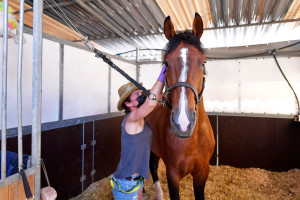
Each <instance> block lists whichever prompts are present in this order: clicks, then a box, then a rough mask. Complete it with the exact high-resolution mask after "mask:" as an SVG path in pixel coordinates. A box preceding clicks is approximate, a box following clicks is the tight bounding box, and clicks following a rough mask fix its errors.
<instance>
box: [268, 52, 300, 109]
mask: <svg viewBox="0 0 300 200" xmlns="http://www.w3.org/2000/svg"><path fill="white" fill-rule="evenodd" d="M271 54H272V56H273V58H274V59H275V62H276V64H277V67H278V69H279V70H280V72H281V74H282V76H283V77H284V79H285V80H286V82H287V83H288V85H289V86H290V88H291V89H292V91H293V93H294V95H295V97H296V100H297V104H298V115H300V108H299V100H298V97H297V94H296V92H295V90H294V89H293V87H292V85H291V84H290V82H289V81H288V79H287V78H286V76H285V75H284V73H283V71H282V69H281V67H280V65H279V63H278V60H277V58H276V55H275V54H276V50H273V51H271Z"/></svg>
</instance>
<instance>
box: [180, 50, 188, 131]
mask: <svg viewBox="0 0 300 200" xmlns="http://www.w3.org/2000/svg"><path fill="white" fill-rule="evenodd" d="M180 57H181V60H182V68H181V72H180V77H179V80H178V81H179V82H186V80H187V71H188V49H187V48H182V49H181V50H180ZM186 111H187V97H186V92H185V87H181V93H180V99H179V115H178V124H179V125H180V127H181V131H182V132H186V131H187V129H188V125H189V123H190V122H189V118H188V114H187V113H186Z"/></svg>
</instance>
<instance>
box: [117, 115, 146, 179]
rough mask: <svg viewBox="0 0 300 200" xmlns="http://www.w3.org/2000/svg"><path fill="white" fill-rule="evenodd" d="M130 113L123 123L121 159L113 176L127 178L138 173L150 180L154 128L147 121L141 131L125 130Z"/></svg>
mask: <svg viewBox="0 0 300 200" xmlns="http://www.w3.org/2000/svg"><path fill="white" fill-rule="evenodd" d="M129 114H130V113H129ZM129 114H127V115H126V116H125V118H124V120H123V122H122V124H121V130H122V135H121V159H120V162H119V164H118V168H117V170H116V171H115V172H114V173H113V176H115V177H116V178H126V177H129V176H131V175H133V174H135V173H138V174H140V175H141V176H142V177H144V178H145V179H147V180H148V179H149V160H150V149H151V141H152V130H151V128H150V126H149V125H148V124H147V123H146V122H145V124H144V129H143V130H142V131H141V132H140V133H138V134H134V135H130V134H128V133H127V132H126V130H125V122H126V120H127V117H128V116H129Z"/></svg>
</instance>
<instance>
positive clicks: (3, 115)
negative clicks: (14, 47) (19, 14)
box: [1, 0, 8, 180]
mask: <svg viewBox="0 0 300 200" xmlns="http://www.w3.org/2000/svg"><path fill="white" fill-rule="evenodd" d="M7 20H8V0H4V1H3V43H2V104H1V129H2V132H1V133H2V134H1V180H4V179H5V178H6V128H7V121H6V120H7V49H8V48H7V35H8V32H7V25H8V22H7Z"/></svg>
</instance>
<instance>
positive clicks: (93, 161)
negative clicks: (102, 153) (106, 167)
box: [91, 121, 96, 183]
mask: <svg viewBox="0 0 300 200" xmlns="http://www.w3.org/2000/svg"><path fill="white" fill-rule="evenodd" d="M91 145H92V146H93V155H92V171H91V176H92V183H94V175H95V174H96V169H95V145H96V140H95V121H93V141H92V142H91Z"/></svg>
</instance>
